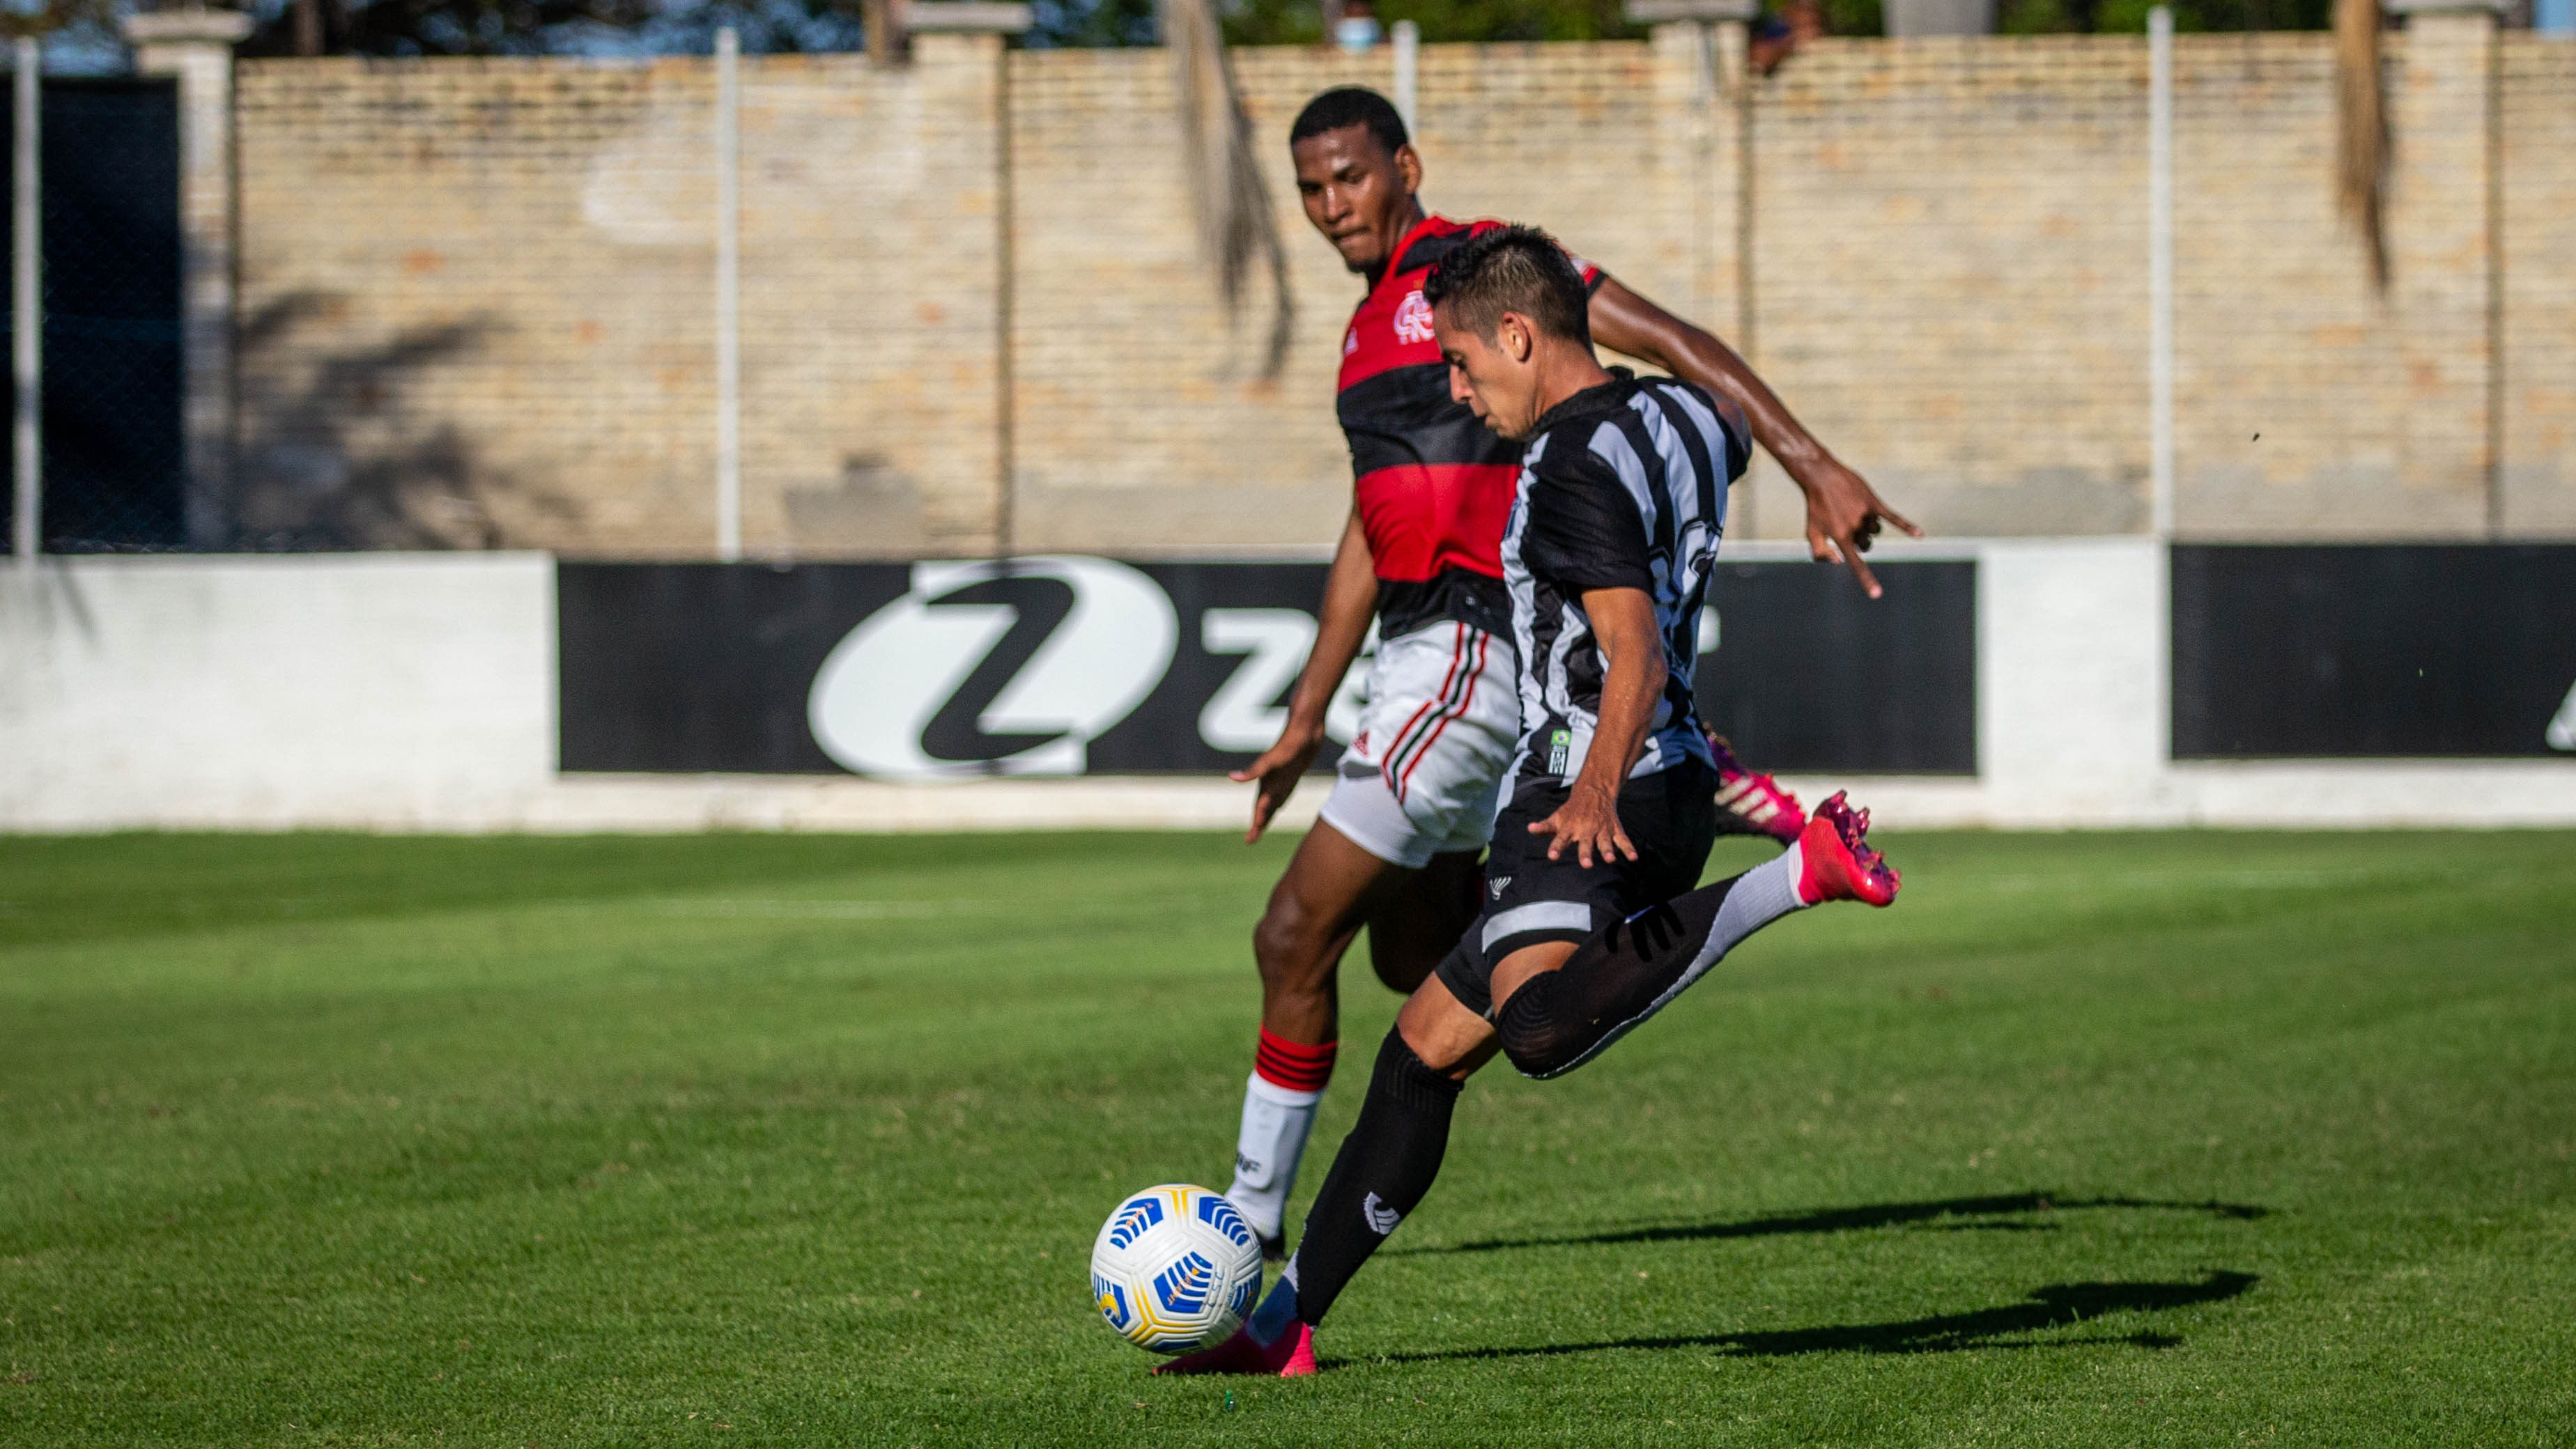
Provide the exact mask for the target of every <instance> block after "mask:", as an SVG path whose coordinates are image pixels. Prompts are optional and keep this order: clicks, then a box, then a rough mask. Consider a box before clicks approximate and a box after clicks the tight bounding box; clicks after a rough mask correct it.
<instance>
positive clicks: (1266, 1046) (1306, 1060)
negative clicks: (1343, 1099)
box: [1252, 1026, 1341, 1092]
mask: <svg viewBox="0 0 2576 1449" xmlns="http://www.w3.org/2000/svg"><path fill="white" fill-rule="evenodd" d="M1340 1047H1341V1043H1339V1042H1330V1041H1328V1042H1322V1043H1319V1044H1317V1045H1315V1046H1302V1045H1300V1044H1298V1043H1296V1042H1293V1041H1289V1040H1287V1039H1286V1038H1284V1037H1277V1036H1272V1035H1271V1034H1270V1028H1268V1027H1266V1026H1265V1027H1263V1028H1262V1029H1261V1045H1260V1046H1259V1047H1258V1048H1257V1049H1255V1050H1254V1052H1253V1054H1252V1070H1253V1071H1254V1072H1255V1073H1256V1074H1258V1075H1259V1076H1260V1078H1261V1080H1263V1081H1265V1082H1268V1083H1269V1084H1270V1085H1272V1086H1274V1087H1283V1088H1286V1089H1287V1090H1289V1091H1291V1092H1320V1091H1322V1090H1324V1084H1325V1083H1326V1082H1329V1081H1331V1080H1332V1079H1333V1053H1334V1052H1335V1051H1337V1050H1339V1049H1340Z"/></svg>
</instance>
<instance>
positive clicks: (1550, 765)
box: [1547, 730, 1574, 775]
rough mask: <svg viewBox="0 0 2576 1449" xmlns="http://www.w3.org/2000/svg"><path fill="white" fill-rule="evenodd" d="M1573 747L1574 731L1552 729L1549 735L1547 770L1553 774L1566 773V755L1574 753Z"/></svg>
mask: <svg viewBox="0 0 2576 1449" xmlns="http://www.w3.org/2000/svg"><path fill="white" fill-rule="evenodd" d="M1573 749H1574V731H1572V730H1554V731H1551V732H1550V733H1549V734H1548V737H1547V772H1548V773H1549V774H1551V775H1562V774H1564V773H1565V757H1566V756H1567V755H1568V754H1570V753H1572V752H1573Z"/></svg>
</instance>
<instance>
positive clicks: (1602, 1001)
mask: <svg viewBox="0 0 2576 1449" xmlns="http://www.w3.org/2000/svg"><path fill="white" fill-rule="evenodd" d="M1514 813H1515V812H1513V811H1506V812H1505V814H1504V817H1503V821H1502V822H1501V823H1500V824H1499V825H1498V831H1501V832H1508V831H1509V830H1510V828H1511V825H1512V822H1513V815H1514ZM1620 815H1621V818H1622V821H1623V823H1629V822H1630V821H1631V816H1630V812H1629V810H1628V808H1627V805H1626V803H1625V801H1624V800H1623V802H1622V807H1621V810H1620ZM1713 827H1714V822H1713V821H1710V822H1706V823H1705V824H1703V825H1702V826H1701V827H1700V828H1699V829H1698V830H1696V831H1690V830H1687V829H1686V830H1685V831H1684V832H1682V833H1684V834H1696V835H1697V837H1698V843H1697V850H1696V853H1697V855H1698V856H1699V857H1700V858H1701V859H1703V860H1704V859H1705V858H1706V855H1707V846H1708V842H1709V839H1710V835H1711V834H1712V833H1713ZM1868 829H1869V817H1868V814H1867V812H1855V811H1853V810H1851V809H1850V808H1849V807H1848V806H1847V805H1846V804H1845V802H1844V799H1843V797H1842V796H1840V795H1836V796H1834V797H1833V798H1832V799H1830V800H1828V801H1826V802H1825V803H1824V805H1823V806H1821V807H1819V808H1818V809H1817V811H1816V813H1815V816H1814V818H1813V819H1811V820H1810V821H1809V822H1808V824H1807V826H1806V828H1805V829H1804V830H1803V831H1801V832H1800V834H1799V838H1798V840H1797V841H1796V842H1795V843H1794V844H1793V845H1792V846H1791V847H1790V849H1788V850H1787V851H1785V852H1783V853H1782V854H1781V855H1780V856H1779V857H1778V858H1776V859H1773V860H1770V861H1766V862H1764V863H1763V864H1761V865H1758V866H1755V867H1754V868H1753V869H1751V870H1749V871H1746V872H1745V873H1743V874H1742V875H1739V876H1734V877H1731V878H1729V879H1727V880H1724V881H1720V882H1719V883H1717V884H1716V885H1712V886H1708V887H1705V888H1702V889H1698V890H1691V891H1685V892H1683V893H1681V894H1679V895H1676V896H1673V897H1671V898H1670V899H1667V900H1664V901H1662V902H1660V903H1658V904H1656V905H1653V906H1650V907H1648V908H1646V909H1644V910H1641V911H1637V912H1635V913H1633V914H1625V915H1614V916H1613V917H1612V919H1611V920H1610V922H1609V924H1608V925H1606V926H1605V927H1603V928H1602V929H1600V930H1597V931H1594V932H1592V933H1591V934H1590V935H1588V936H1586V937H1585V938H1584V939H1582V940H1581V941H1579V942H1574V941H1568V940H1566V939H1564V938H1563V934H1562V930H1561V928H1557V929H1554V930H1549V929H1541V930H1534V931H1522V930H1518V929H1515V923H1514V922H1513V921H1512V920H1510V919H1509V918H1508V916H1509V911H1517V910H1523V909H1525V908H1526V907H1528V906H1531V905H1558V906H1564V905H1573V904H1577V903H1585V904H1590V905H1593V906H1595V907H1596V908H1597V906H1598V905H1599V904H1600V902H1599V901H1597V900H1595V901H1588V902H1587V901H1585V900H1584V897H1583V896H1582V895H1579V894H1575V893H1574V892H1573V891H1569V890H1567V889H1566V886H1567V885H1568V884H1569V883H1571V884H1573V885H1574V886H1575V888H1576V890H1584V889H1587V888H1590V889H1597V887H1598V884H1599V881H1600V880H1604V879H1607V878H1608V876H1609V874H1610V872H1609V870H1607V869H1606V867H1608V866H1609V865H1610V863H1609V862H1604V863H1603V864H1604V867H1605V869H1604V870H1603V871H1602V872H1600V873H1599V875H1598V876H1597V877H1596V880H1595V881H1592V882H1582V881H1574V882H1568V881H1567V880H1566V879H1565V877H1564V876H1563V875H1560V874H1559V873H1558V872H1552V871H1541V872H1539V874H1540V875H1541V876H1542V877H1555V879H1553V880H1550V881H1548V882H1547V883H1546V886H1545V889H1546V890H1547V892H1548V893H1549V894H1552V895H1554V896H1556V897H1557V899H1555V900H1534V899H1530V898H1529V893H1523V892H1512V893H1510V894H1508V895H1507V897H1506V899H1508V900H1512V901H1513V904H1512V905H1511V906H1510V907H1509V910H1507V911H1506V912H1502V913H1496V912H1491V911H1489V912H1488V913H1487V915H1486V917H1485V919H1484V920H1483V921H1482V922H1481V923H1480V925H1481V926H1482V927H1483V928H1484V931H1483V934H1485V935H1488V936H1492V937H1493V941H1492V944H1493V945H1494V946H1496V947H1499V948H1501V949H1502V950H1503V952H1504V953H1505V954H1503V955H1502V956H1501V959H1500V960H1498V961H1491V964H1487V962H1488V961H1489V960H1490V958H1489V957H1487V956H1486V953H1484V952H1482V951H1479V950H1477V949H1476V946H1477V941H1476V940H1475V939H1474V938H1470V939H1469V940H1468V941H1463V942H1461V943H1460V945H1459V949H1458V950H1457V951H1456V952H1453V953H1452V954H1451V955H1450V956H1449V957H1448V958H1446V959H1444V960H1443V961H1442V963H1441V966H1440V972H1439V975H1438V976H1436V977H1435V978H1433V979H1432V980H1429V981H1426V982H1424V983H1423V984H1422V987H1421V989H1419V990H1418V991H1416V992H1415V993H1414V994H1413V995H1412V997H1410V998H1409V999H1407V1001H1406V1002H1405V1006H1404V1011H1403V1012H1402V1013H1401V1014H1400V1015H1399V1016H1398V1017H1397V1019H1396V1025H1395V1029H1394V1030H1393V1031H1390V1032H1389V1033H1388V1034H1387V1037H1386V1041H1385V1042H1384V1044H1383V1045H1381V1046H1380V1048H1379V1050H1378V1058H1377V1064H1376V1068H1375V1070H1374V1072H1373V1074H1372V1075H1371V1078H1370V1081H1369V1092H1368V1097H1367V1100H1366V1101H1365V1102H1364V1103H1363V1104H1362V1105H1361V1108H1360V1116H1359V1121H1358V1123H1357V1124H1356V1125H1354V1126H1353V1127H1352V1129H1351V1133H1350V1136H1349V1137H1347V1138H1345V1139H1343V1142H1342V1147H1341V1151H1340V1152H1339V1153H1338V1154H1337V1155H1336V1156H1335V1157H1334V1159H1333V1169H1332V1172H1331V1174H1330V1175H1329V1176H1327V1177H1326V1178H1325V1180H1324V1186H1323V1190H1322V1191H1321V1192H1320V1193H1318V1194H1317V1195H1316V1198H1315V1204H1314V1208H1313V1210H1312V1211H1311V1212H1309V1214H1308V1215H1307V1219H1306V1233H1305V1237H1304V1239H1303V1241H1301V1242H1300V1243H1299V1244H1298V1245H1297V1254H1296V1256H1295V1257H1294V1258H1291V1259H1290V1260H1289V1262H1288V1266H1287V1268H1286V1270H1285V1271H1284V1272H1282V1273H1281V1275H1280V1278H1279V1282H1278V1283H1277V1284H1276V1285H1274V1286H1273V1287H1272V1289H1271V1291H1270V1293H1269V1294H1268V1295H1267V1296H1266V1297H1265V1298H1263V1300H1262V1301H1261V1304H1260V1306H1259V1307H1257V1308H1256V1309H1255V1310H1254V1311H1253V1315H1252V1317H1251V1319H1250V1320H1249V1321H1247V1322H1246V1323H1245V1324H1244V1326H1243V1328H1242V1329H1241V1330H1239V1331H1238V1332H1237V1333H1236V1334H1235V1335H1234V1336H1233V1337H1231V1338H1229V1339H1227V1340H1226V1341H1225V1342H1224V1343H1222V1344H1219V1345H1218V1346H1216V1347H1214V1348H1211V1349H1206V1350H1203V1351H1201V1352H1199V1353H1195V1354H1190V1355H1187V1356H1185V1357H1182V1358H1178V1359H1175V1360H1173V1361H1172V1362H1170V1363H1167V1364H1164V1365H1162V1366H1160V1367H1159V1368H1157V1369H1156V1370H1155V1372H1156V1373H1169V1374H1190V1373H1238V1374H1277V1375H1281V1376H1285V1377H1297V1376H1301V1375H1304V1374H1311V1373H1313V1372H1314V1371H1315V1355H1314V1330H1315V1327H1316V1326H1317V1325H1319V1324H1321V1323H1322V1322H1323V1321H1324V1315H1325V1314H1326V1313H1327V1312H1329V1311H1330V1310H1331V1308H1332V1305H1333V1302H1334V1300H1335V1299H1336V1298H1338V1297H1339V1296H1340V1294H1341V1291H1342V1289H1343V1287H1344V1286H1345V1285H1347V1284H1348V1283H1349V1282H1350V1280H1351V1277H1352V1275H1353V1274H1355V1273H1357V1272H1358V1271H1359V1269H1360V1266H1361V1265H1362V1264H1364V1263H1366V1262H1367V1261H1368V1259H1369V1256H1370V1255H1371V1254H1373V1253H1375V1252H1376V1251H1377V1248H1378V1246H1379V1244H1381V1243H1383V1242H1384V1241H1385V1240H1386V1238H1387V1236H1388V1235H1389V1234H1391V1233H1393V1232H1394V1231H1395V1228H1396V1225H1397V1224H1399V1223H1401V1222H1402V1221H1403V1220H1404V1218H1405V1216H1406V1215H1407V1214H1409V1213H1411V1212H1412V1211H1413V1210H1414V1208H1415V1207H1417V1206H1418V1205H1419V1204H1420V1203H1421V1201H1422V1199H1423V1197H1424V1196H1425V1195H1426V1194H1428V1193H1429V1192H1430V1190H1431V1184H1432V1181H1433V1179H1435V1178H1436V1177H1437V1176H1438V1175H1439V1172H1440V1162H1441V1158H1442V1157H1443V1156H1444V1155H1445V1154H1446V1152H1447V1150H1448V1145H1449V1120H1450V1115H1451V1112H1452V1109H1453V1108H1454V1107H1455V1105H1456V1102H1457V1099H1458V1092H1459V1088H1460V1086H1461V1084H1462V1083H1463V1082H1464V1081H1465V1079H1466V1078H1467V1076H1468V1075H1469V1074H1471V1073H1473V1072H1474V1071H1475V1070H1476V1069H1477V1068H1478V1067H1480V1066H1482V1065H1483V1064H1484V1063H1485V1062H1487V1061H1488V1060H1491V1059H1492V1057H1493V1054H1494V1052H1495V1051H1496V1050H1497V1049H1499V1050H1501V1051H1503V1052H1504V1053H1506V1054H1507V1055H1509V1056H1510V1057H1511V1059H1512V1064H1513V1065H1514V1066H1515V1067H1517V1068H1519V1069H1520V1071H1521V1072H1522V1073H1523V1074H1524V1075H1527V1076H1532V1077H1540V1078H1546V1077H1555V1076H1561V1075H1563V1074H1564V1073H1566V1072H1569V1071H1572V1070H1573V1069H1574V1068H1576V1067H1578V1066H1581V1065H1582V1064H1583V1063H1585V1062H1587V1061H1590V1060H1591V1059H1592V1058H1593V1057H1595V1056H1598V1055H1599V1054H1600V1053H1601V1052H1602V1051H1603V1050H1604V1049H1606V1048H1607V1047H1608V1046H1609V1045H1610V1044H1611V1043H1612V1042H1615V1041H1617V1040H1618V1039H1619V1038H1620V1037H1621V1036H1623V1035H1625V1034H1626V1033H1627V1032H1628V1031H1630V1030H1631V1029H1633V1028H1634V1027H1636V1026H1637V1025H1638V1024H1639V1023H1641V1022H1643V1021H1644V1020H1645V1019H1646V1018H1647V1017H1649V1016H1652V1015H1654V1014H1655V1013H1656V1012H1657V1011H1660V1010H1662V1009H1663V1007H1664V1006H1665V1005H1666V1004H1667V1003H1669V1002H1670V1001H1671V1000H1672V999H1673V998H1674V997H1675V996H1678V995H1679V994H1680V993H1681V992H1682V991H1683V990H1684V989H1686V988H1687V987H1689V985H1690V984H1691V983H1692V982H1693V981H1696V980H1698V979H1699V978H1700V977H1701V976H1702V975H1705V974H1706V973H1707V971H1708V969H1709V968H1710V967H1711V966H1713V965H1715V964H1716V963H1717V962H1718V961H1719V960H1721V959H1723V958H1724V956H1725V955H1726V953H1727V952H1728V951H1729V950H1731V949H1733V948H1734V947H1735V946H1736V945H1737V944H1739V943H1741V942H1742V941H1743V940H1744V939H1745V938H1746V937H1748V936H1750V935H1752V934H1753V933H1754V932H1755V931H1758V930H1760V929H1762V927H1764V926H1766V925H1768V924H1770V923H1771V922H1773V921H1775V920H1778V919H1780V918H1781V917H1782V916H1785V915H1788V914H1789V913H1791V912H1793V911H1796V910H1800V909H1802V908H1804V907H1807V906H1812V905H1817V904H1820V903H1822V902H1824V901H1829V900H1858V901H1865V902H1867V903H1869V904H1871V905H1877V906H1883V905H1886V904H1888V903H1889V902H1891V901H1893V900H1894V899H1895V898H1896V891H1897V885H1898V879H1897V874H1896V872H1895V871H1894V870H1892V869H1890V868H1889V867H1888V866H1887V865H1886V864H1885V862H1884V861H1882V860H1881V859H1880V858H1879V855H1878V853H1877V852H1876V851H1874V850H1872V849H1870V848H1869V844H1868V840H1867V832H1868ZM1630 833H1631V834H1632V835H1634V834H1642V833H1643V832H1640V831H1638V830H1636V829H1635V828H1634V825H1633V823H1632V824H1631V825H1630ZM1503 838H1504V837H1503V835H1502V834H1498V836H1497V846H1498V848H1499V846H1500V843H1501V840H1502V839H1503ZM1674 843H1675V844H1679V845H1681V847H1682V851H1683V852H1684V853H1685V858H1686V854H1687V853H1688V852H1689V850H1690V845H1689V842H1687V841H1676V842H1674ZM1640 844H1641V845H1644V844H1647V843H1646V842H1643V841H1641V842H1640ZM1657 853H1662V852H1657V851H1655V850H1654V849H1653V848H1652V846H1649V847H1648V855H1649V856H1650V857H1651V856H1652V855H1654V854H1657ZM1522 864H1523V865H1525V864H1526V863H1525V862H1524V863H1522ZM1569 864H1570V863H1569ZM1640 864H1641V865H1647V866H1648V867H1649V872H1653V871H1654V868H1655V866H1656V865H1658V864H1660V866H1661V868H1662V869H1663V870H1673V869H1678V868H1679V867H1680V865H1681V864H1682V861H1681V860H1676V859H1669V858H1668V859H1667V860H1665V861H1663V862H1659V863H1658V862H1652V861H1651V860H1649V861H1641V862H1640ZM1623 873H1624V872H1623ZM1632 878H1633V877H1632ZM1511 883H1512V884H1518V881H1517V880H1515V881H1513V882H1511ZM1544 914H1546V913H1544V912H1539V913H1531V914H1526V915H1523V916H1522V917H1521V920H1523V921H1527V920H1533V919H1537V918H1539V917H1540V916H1543V915H1544ZM1453 987H1454V989H1453ZM1488 1001H1490V1002H1491V1003H1493V1004H1492V1005H1490V1006H1487V1005H1484V1003H1486V1002H1488ZM1480 1007H1482V1009H1479V1008H1480Z"/></svg>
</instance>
